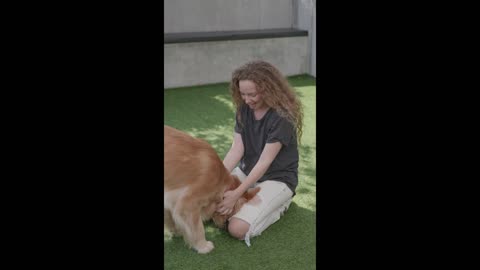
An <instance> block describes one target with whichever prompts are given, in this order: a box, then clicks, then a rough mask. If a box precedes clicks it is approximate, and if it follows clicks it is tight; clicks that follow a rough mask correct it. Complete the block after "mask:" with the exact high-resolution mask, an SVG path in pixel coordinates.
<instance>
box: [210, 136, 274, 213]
mask: <svg viewBox="0 0 480 270" xmlns="http://www.w3.org/2000/svg"><path fill="white" fill-rule="evenodd" d="M280 149H282V144H281V143H280V142H274V143H267V144H266V145H265V148H264V149H263V151H262V154H261V155H260V159H259V160H258V162H257V164H255V166H254V167H253V169H252V171H251V172H250V174H248V176H247V178H246V179H245V181H243V183H242V184H241V185H240V186H239V187H238V188H236V189H235V190H232V191H227V192H225V194H224V197H223V201H222V203H221V204H220V205H219V209H218V212H220V213H221V214H223V215H226V214H230V212H231V211H232V210H233V206H234V205H235V202H236V201H237V200H238V199H239V198H240V196H242V194H243V193H244V192H245V191H247V190H248V188H249V187H250V186H251V185H253V184H255V183H256V182H257V181H258V179H260V177H262V176H263V175H264V174H265V172H266V171H267V170H268V168H269V167H270V165H271V164H272V162H273V160H274V159H275V157H276V156H277V154H278V152H280Z"/></svg>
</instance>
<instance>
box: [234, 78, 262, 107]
mask: <svg viewBox="0 0 480 270" xmlns="http://www.w3.org/2000/svg"><path fill="white" fill-rule="evenodd" d="M238 88H239V90H240V96H241V97H242V99H243V101H244V102H245V103H246V104H247V105H248V106H249V107H250V109H252V110H262V109H265V108H266V107H267V106H266V104H265V102H264V101H263V98H262V95H261V94H260V93H259V92H258V91H257V86H256V85H255V83H254V82H252V81H250V80H241V81H239V82H238Z"/></svg>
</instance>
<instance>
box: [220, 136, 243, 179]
mask: <svg viewBox="0 0 480 270" xmlns="http://www.w3.org/2000/svg"><path fill="white" fill-rule="evenodd" d="M244 150H245V149H244V147H243V141H242V135H240V134H239V133H236V132H235V133H234V134H233V143H232V147H231V148H230V150H229V151H228V153H227V155H226V156H225V158H224V159H223V165H224V166H225V168H227V170H228V172H232V170H233V169H234V168H235V166H236V165H237V164H238V162H239V161H240V159H241V158H242V157H243V153H244Z"/></svg>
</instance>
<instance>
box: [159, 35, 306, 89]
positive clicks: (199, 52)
mask: <svg viewBox="0 0 480 270" xmlns="http://www.w3.org/2000/svg"><path fill="white" fill-rule="evenodd" d="M307 49H308V38H307V37H305V36H302V37H286V38H272V39H250V40H248V39H247V40H232V41H218V42H216V41H210V42H192V43H176V44H164V60H165V62H164V88H171V87H180V86H190V85H201V84H209V83H217V82H228V81H230V79H231V76H232V72H233V71H234V70H235V69H236V68H238V67H239V66H240V65H242V64H244V63H246V62H247V61H251V60H254V59H263V60H266V61H268V62H270V63H272V64H273V65H275V66H276V67H277V68H278V69H279V70H280V71H281V72H282V73H283V74H284V75H286V76H289V75H297V74H303V73H307V72H308V65H309V60H308V53H307Z"/></svg>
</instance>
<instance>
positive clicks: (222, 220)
mask: <svg viewBox="0 0 480 270" xmlns="http://www.w3.org/2000/svg"><path fill="white" fill-rule="evenodd" d="M232 177H233V178H234V180H235V181H234V183H233V184H232V185H231V186H230V187H229V188H228V189H227V190H226V191H228V190H234V189H236V188H237V187H238V186H239V185H240V184H241V182H240V180H239V179H238V178H237V176H235V175H232ZM259 191H260V187H255V188H250V189H248V190H247V192H245V193H243V195H242V197H240V198H239V199H238V200H237V202H236V203H235V205H234V206H233V211H232V212H231V213H230V214H229V215H221V214H220V213H218V212H215V213H214V214H213V216H212V220H213V222H214V223H215V225H216V226H217V227H218V228H220V229H225V227H226V226H225V225H226V223H227V220H228V219H229V218H231V217H232V216H233V215H235V214H236V213H237V212H238V211H239V210H240V208H242V206H243V205H244V204H245V203H247V202H248V201H250V200H251V199H252V198H253V197H255V195H256V194H257V193H258V192H259Z"/></svg>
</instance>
